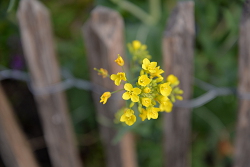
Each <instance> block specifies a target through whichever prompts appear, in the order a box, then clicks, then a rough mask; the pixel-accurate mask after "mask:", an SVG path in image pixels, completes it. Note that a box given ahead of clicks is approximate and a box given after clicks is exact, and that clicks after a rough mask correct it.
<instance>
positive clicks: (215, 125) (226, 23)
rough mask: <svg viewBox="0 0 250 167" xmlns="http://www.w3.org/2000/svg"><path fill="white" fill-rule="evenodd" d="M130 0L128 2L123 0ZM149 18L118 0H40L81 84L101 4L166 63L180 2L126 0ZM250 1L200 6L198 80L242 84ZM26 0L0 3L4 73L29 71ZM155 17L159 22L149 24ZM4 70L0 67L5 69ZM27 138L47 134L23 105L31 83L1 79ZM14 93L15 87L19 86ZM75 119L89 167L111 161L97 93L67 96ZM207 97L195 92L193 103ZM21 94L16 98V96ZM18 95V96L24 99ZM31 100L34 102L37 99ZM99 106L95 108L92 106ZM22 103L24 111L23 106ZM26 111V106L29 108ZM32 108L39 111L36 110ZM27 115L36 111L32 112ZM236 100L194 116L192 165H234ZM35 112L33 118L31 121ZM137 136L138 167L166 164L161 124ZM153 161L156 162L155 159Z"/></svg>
mask: <svg viewBox="0 0 250 167" xmlns="http://www.w3.org/2000/svg"><path fill="white" fill-rule="evenodd" d="M120 1H123V0H120ZM126 1H127V2H130V3H132V4H133V5H136V6H137V7H139V8H140V10H143V11H145V12H146V15H143V16H141V15H139V14H138V10H132V9H129V8H126V7H125V6H123V5H121V4H120V3H119V0H61V1H56V0H41V2H42V3H43V4H45V6H46V7H48V9H49V10H50V13H51V19H52V25H53V30H54V35H55V43H56V50H57V53H58V58H59V61H60V65H61V67H62V68H66V69H67V70H69V71H71V72H72V74H73V75H74V76H75V77H77V78H81V79H85V80H89V74H88V68H87V67H86V66H85V65H84V64H86V51H85V47H84V42H83V38H82V32H81V28H82V26H83V24H84V22H85V21H86V20H87V19H88V17H89V15H90V12H91V10H92V9H93V8H94V7H95V6H97V5H103V6H107V7H110V8H112V9H114V10H116V11H118V12H119V13H120V14H121V15H122V16H123V18H124V21H125V32H124V34H125V40H126V42H131V41H132V40H135V39H138V40H141V41H142V43H145V44H147V46H148V50H149V53H150V55H152V56H153V60H155V61H160V60H161V40H162V35H163V31H164V29H165V26H166V22H167V18H168V16H169V14H170V12H171V11H172V9H173V8H174V7H175V5H176V3H177V2H178V1H176V0H148V1H146V0H126ZM243 2H244V1H243V0H231V1H228V0H196V1H195V27H196V41H195V59H194V69H195V71H194V72H195V74H194V77H196V78H198V79H201V80H203V81H205V82H208V83H210V84H212V85H215V86H218V87H220V86H221V87H234V88H235V87H236V86H237V64H238V63H237V55H238V30H239V20H240V16H241V11H242V5H243ZM18 3H19V1H18V0H16V1H15V2H14V3H13V7H10V10H9V11H8V12H7V9H8V7H9V5H10V2H9V1H0V65H1V68H4V67H6V68H11V69H18V70H22V71H27V67H26V66H25V62H24V58H23V52H22V49H21V44H20V32H19V28H18V21H17V17H16V12H17V7H18ZM148 15H151V16H152V17H153V19H152V20H149V19H147V16H148ZM1 68H0V69H1ZM2 83H3V85H4V88H5V90H6V91H7V94H8V96H9V98H10V101H11V102H12V104H13V106H14V108H15V110H16V111H17V115H18V116H19V119H20V121H21V123H22V125H23V128H24V130H25V132H26V133H27V134H28V137H29V138H30V139H32V138H33V137H37V136H39V135H42V132H41V129H40V131H39V132H38V131H37V129H39V128H40V127H37V129H33V130H29V128H30V126H31V125H30V124H32V122H29V121H30V119H32V117H37V115H35V114H34V113H32V108H30V107H27V106H26V105H28V104H26V105H25V104H23V103H27V102H22V100H21V99H22V96H23V92H25V91H26V92H27V91H28V89H27V85H26V84H25V83H22V82H19V81H14V80H6V81H2ZM14 87H15V88H14ZM66 93H67V99H68V104H69V110H70V114H71V116H72V122H73V125H74V129H75V133H76V135H77V139H78V142H79V149H80V152H81V157H82V159H83V161H84V165H85V166H86V167H88V166H89V167H100V166H103V163H104V155H103V147H102V145H101V142H100V138H99V134H98V124H99V123H102V122H100V121H98V120H96V117H95V112H94V111H95V107H94V105H93V102H92V100H91V92H89V91H84V90H79V89H76V88H72V89H69V90H67V91H66ZM203 93H205V91H204V90H202V89H200V88H199V87H196V86H194V94H193V97H198V96H200V95H202V94H203ZM14 94H15V95H14ZM18 94H19V95H18ZM27 96H29V97H31V99H30V101H33V99H32V96H31V95H30V93H28V94H27ZM89 104H92V105H89ZM20 105H21V106H22V105H23V106H24V107H20ZM25 106H26V107H25ZM33 108H36V107H35V106H34V107H33ZM27 110H31V111H30V113H29V112H28V111H27ZM236 112H237V99H236V97H235V96H234V95H229V96H223V97H217V98H216V99H214V100H212V101H211V102H209V103H207V104H206V105H204V106H202V107H199V108H195V109H193V112H192V135H191V137H192V149H191V153H190V155H191V156H192V167H229V166H231V165H232V162H231V161H232V153H233V151H232V149H233V148H232V147H233V146H232V145H233V142H234V134H235V125H236ZM23 113H26V114H27V113H28V114H30V116H29V117H28V116H27V115H26V116H25V115H24V114H23ZM133 131H134V133H135V134H136V139H137V141H139V142H137V148H136V149H137V153H138V163H139V166H143V167H152V166H162V163H163V155H162V152H163V150H162V144H161V143H162V119H161V118H160V119H158V120H154V121H148V122H146V123H145V124H143V126H139V127H138V128H134V129H133ZM37 152H38V154H37V156H38V157H39V156H44V157H45V158H41V157H40V158H39V161H40V162H41V164H43V166H50V165H49V162H48V161H49V160H48V158H46V156H47V153H46V150H45V151H44V152H45V153H41V155H40V153H39V150H38V151H37ZM152 155H153V156H152Z"/></svg>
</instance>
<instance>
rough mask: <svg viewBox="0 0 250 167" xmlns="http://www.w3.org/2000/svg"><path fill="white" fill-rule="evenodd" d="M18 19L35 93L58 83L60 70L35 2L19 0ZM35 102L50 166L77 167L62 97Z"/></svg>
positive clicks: (47, 18) (40, 8) (56, 95)
mask: <svg viewBox="0 0 250 167" xmlns="http://www.w3.org/2000/svg"><path fill="white" fill-rule="evenodd" d="M18 19H19V24H20V30H21V35H22V36H21V37H22V44H23V47H24V53H25V58H26V62H27V64H28V67H29V70H30V74H31V78H32V87H33V88H34V90H38V89H39V90H41V89H44V88H46V87H48V86H50V85H53V84H56V83H59V82H60V81H61V79H60V72H59V71H60V70H59V66H58V62H57V59H56V54H55V48H54V41H53V36H52V30H51V23H50V15H49V12H48V10H47V9H46V8H45V7H44V6H43V5H42V4H41V3H40V2H38V1H37V0H22V1H20V4H19V9H18ZM35 99H36V102H37V104H38V109H39V114H40V117H41V121H42V124H43V129H44V134H45V140H46V144H47V146H48V149H49V154H50V159H51V162H52V165H53V166H54V167H80V166H81V162H80V159H79V155H78V153H77V150H76V146H75V145H76V144H75V138H74V135H73V129H72V125H71V123H70V117H69V114H68V109H67V102H66V99H65V94H64V93H63V92H56V93H51V94H48V93H44V94H37V95H36V96H35Z"/></svg>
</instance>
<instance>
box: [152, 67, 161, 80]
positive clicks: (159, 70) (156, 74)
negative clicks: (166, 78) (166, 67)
mask: <svg viewBox="0 0 250 167" xmlns="http://www.w3.org/2000/svg"><path fill="white" fill-rule="evenodd" d="M162 73H164V71H163V70H162V69H160V66H158V67H156V68H155V72H153V73H150V75H151V77H152V78H154V77H162V76H161V74H162Z"/></svg>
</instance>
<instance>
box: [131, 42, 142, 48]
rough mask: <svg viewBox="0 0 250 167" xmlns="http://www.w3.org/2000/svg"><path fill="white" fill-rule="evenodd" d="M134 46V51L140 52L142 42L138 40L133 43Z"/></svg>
mask: <svg viewBox="0 0 250 167" xmlns="http://www.w3.org/2000/svg"><path fill="white" fill-rule="evenodd" d="M132 46H133V48H134V50H138V49H139V48H140V47H141V42H140V41H138V40H134V41H133V42H132Z"/></svg>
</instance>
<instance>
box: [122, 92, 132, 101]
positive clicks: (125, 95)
mask: <svg viewBox="0 0 250 167" xmlns="http://www.w3.org/2000/svg"><path fill="white" fill-rule="evenodd" d="M122 98H123V99H124V100H128V99H130V94H129V92H125V93H123V95H122Z"/></svg>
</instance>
